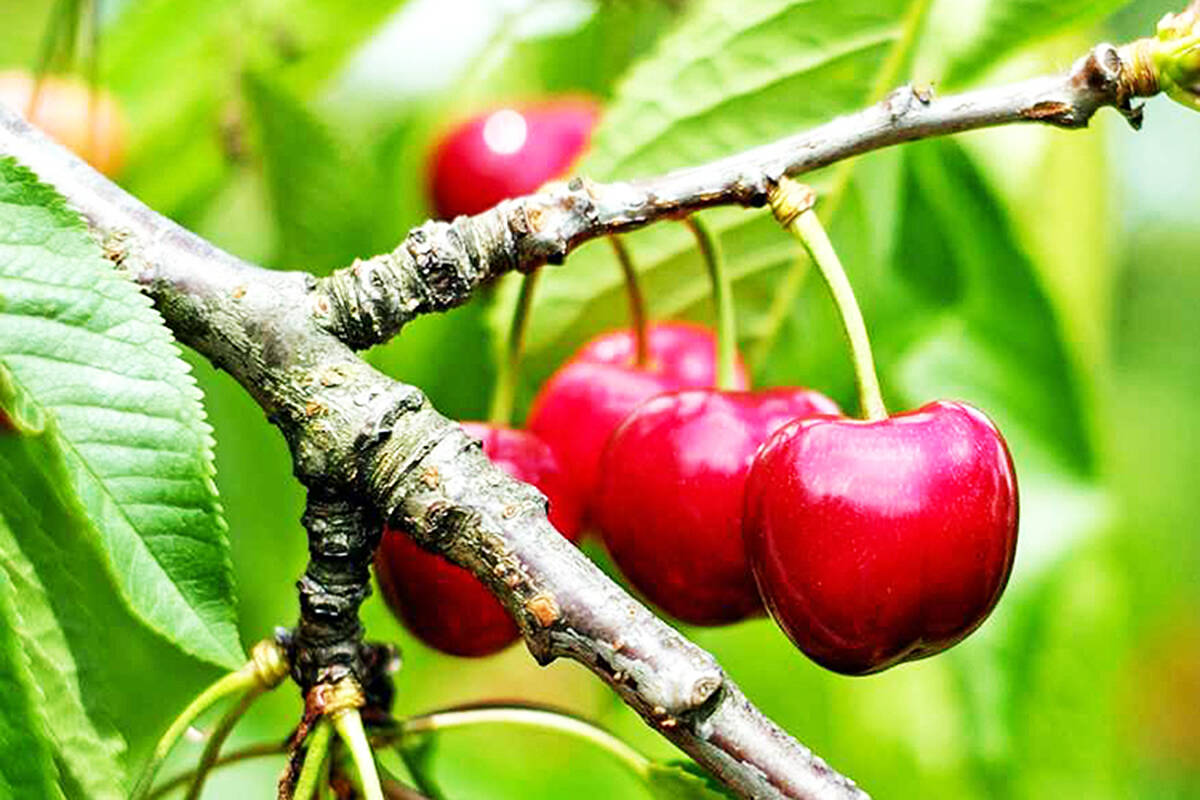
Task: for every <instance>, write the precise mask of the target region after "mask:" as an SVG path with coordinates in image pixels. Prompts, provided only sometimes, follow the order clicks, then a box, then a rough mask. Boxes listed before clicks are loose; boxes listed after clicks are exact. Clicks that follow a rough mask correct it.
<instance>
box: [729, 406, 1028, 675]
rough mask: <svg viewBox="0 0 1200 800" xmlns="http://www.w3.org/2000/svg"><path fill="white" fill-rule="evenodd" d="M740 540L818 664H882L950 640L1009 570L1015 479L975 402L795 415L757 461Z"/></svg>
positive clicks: (972, 624)
mask: <svg viewBox="0 0 1200 800" xmlns="http://www.w3.org/2000/svg"><path fill="white" fill-rule="evenodd" d="M744 534H745V540H746V549H747V553H748V555H749V557H750V563H751V565H752V566H753V568H754V575H755V578H756V579H757V581H758V587H759V589H760V590H761V592H762V597H763V600H764V602H765V603H766V605H767V609H768V610H769V611H770V612H771V616H772V617H774V618H775V621H776V622H778V623H779V626H780V627H781V628H783V630H784V632H785V633H786V634H787V635H788V637H790V638H791V640H792V641H793V642H794V643H795V644H796V646H797V647H799V648H800V649H801V650H802V651H804V653H805V654H806V655H807V656H808V657H809V658H811V659H812V660H814V661H816V662H817V663H818V664H821V665H822V666H824V667H827V668H829V669H832V670H835V671H837V672H842V673H846V674H849V675H861V674H867V673H870V672H878V671H879V670H882V669H886V668H888V667H890V666H892V665H894V664H898V663H900V662H902V661H910V660H914V659H918V658H924V657H925V656H929V655H933V654H934V653H937V652H940V651H942V650H945V649H946V648H948V647H950V646H951V645H953V644H955V643H956V642H958V641H960V640H961V639H963V637H965V636H966V635H967V634H969V633H970V632H971V631H973V630H974V629H975V628H976V627H978V626H979V625H980V623H982V622H983V620H984V619H985V618H986V617H987V615H988V614H989V613H990V612H991V610H992V608H993V607H994V606H995V605H996V602H997V601H998V600H999V599H1000V593H1001V592H1002V591H1003V590H1004V585H1005V583H1006V582H1007V581H1008V575H1009V571H1010V570H1011V569H1012V564H1013V555H1014V552H1015V550H1016V544H1017V484H1016V476H1015V475H1014V473H1013V465H1012V459H1011V457H1010V456H1009V453H1008V448H1007V446H1006V445H1005V443H1004V439H1003V437H1001V435H1000V432H999V431H998V430H997V429H996V427H995V426H994V425H993V424H992V423H991V421H990V420H988V419H987V417H985V416H984V415H983V414H982V413H981V412H980V411H978V410H976V409H974V408H972V407H970V406H968V405H965V404H962V403H948V402H936V403H930V404H929V405H926V406H924V407H922V408H920V409H918V410H916V411H911V412H908V413H904V414H897V415H895V416H892V417H889V418H887V419H883V420H877V421H864V420H852V419H828V418H823V419H822V418H818V419H807V420H797V421H795V422H792V423H790V424H788V425H787V426H786V427H784V428H781V429H780V430H778V431H777V432H776V433H775V434H774V435H773V436H772V437H771V438H770V440H769V441H768V442H767V444H766V445H765V446H764V447H763V449H762V451H761V452H760V453H759V454H758V457H757V458H756V459H755V462H754V466H753V468H752V470H751V472H750V477H749V479H748V481H747V488H746V525H745V529H744Z"/></svg>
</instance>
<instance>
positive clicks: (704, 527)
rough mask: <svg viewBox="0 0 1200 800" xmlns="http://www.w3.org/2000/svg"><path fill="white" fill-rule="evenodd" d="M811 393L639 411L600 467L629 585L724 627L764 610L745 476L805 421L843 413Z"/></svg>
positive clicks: (609, 525) (701, 397)
mask: <svg viewBox="0 0 1200 800" xmlns="http://www.w3.org/2000/svg"><path fill="white" fill-rule="evenodd" d="M838 413H839V409H838V406H837V404H836V403H834V402H833V401H832V400H830V399H829V398H828V397H826V396H825V395H823V394H821V393H819V392H815V391H812V390H809V389H799V388H779V389H766V390H760V391H755V392H747V391H721V390H716V389H703V390H700V389H693V390H689V391H681V392H671V393H667V394H661V395H659V396H657V397H654V398H652V399H650V400H647V401H646V402H644V403H642V404H641V405H640V406H638V407H637V409H636V410H634V412H633V413H632V414H630V415H629V417H628V418H627V419H626V420H625V421H624V422H623V423H622V424H621V426H620V427H619V428H618V429H617V430H616V432H615V433H614V434H613V435H612V438H611V439H610V440H609V443H608V447H607V448H606V449H605V451H604V455H603V459H602V462H601V470H600V475H599V483H598V487H597V495H596V503H595V505H594V508H595V514H596V522H597V526H598V527H599V529H600V532H601V535H602V537H603V539H604V543H605V545H606V546H607V548H608V551H609V553H610V554H611V555H612V557H613V560H614V561H615V562H616V563H617V566H618V567H620V569H621V571H622V573H624V575H625V577H626V578H627V579H628V580H629V582H630V583H631V584H632V585H633V586H634V587H635V588H637V589H638V590H639V591H640V592H641V593H642V594H644V595H645V596H646V597H647V598H648V599H649V600H650V601H651V602H653V603H654V604H655V605H657V606H659V607H660V608H662V609H663V610H664V611H666V612H667V613H668V614H670V615H671V616H673V617H675V618H677V619H680V620H682V621H684V622H688V623H692V624H695V625H724V624H728V623H732V622H737V621H739V620H742V619H745V618H747V617H750V616H753V615H755V614H759V613H761V612H762V603H761V601H760V600H759V596H758V591H757V589H756V588H755V585H754V578H753V576H752V574H751V571H750V565H749V563H748V561H747V559H746V553H745V548H744V547H743V544H742V532H741V530H742V512H743V492H744V487H745V481H746V474H747V472H748V470H749V469H750V464H751V461H752V459H753V458H754V454H755V452H756V451H757V450H758V448H759V446H760V445H762V443H763V442H764V441H765V440H766V439H767V437H768V436H770V434H771V433H772V432H773V431H775V430H776V429H777V428H779V427H781V426H783V425H784V424H786V423H787V422H788V421H790V420H792V419H795V418H797V417H807V416H810V415H813V414H838Z"/></svg>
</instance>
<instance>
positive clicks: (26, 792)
mask: <svg viewBox="0 0 1200 800" xmlns="http://www.w3.org/2000/svg"><path fill="white" fill-rule="evenodd" d="M19 602H20V601H19V600H18V598H17V596H16V591H15V589H14V588H13V585H12V584H11V583H9V581H8V579H7V578H6V577H5V576H4V575H3V574H0V797H14V798H15V797H21V798H29V799H30V800H51V799H54V798H61V797H62V796H63V795H62V792H61V791H60V790H59V789H58V785H57V776H56V773H55V769H54V761H53V759H52V758H51V754H50V744H49V742H48V741H47V740H46V736H45V734H44V733H43V732H42V727H41V720H40V719H39V718H38V712H37V705H38V701H39V700H40V698H39V696H38V690H37V687H36V686H35V685H34V682H33V675H32V673H31V670H30V664H29V659H28V658H27V657H26V655H25V653H24V652H23V651H22V648H21V642H20V640H19V639H18V638H17V635H16V633H15V632H14V630H13V627H14V624H13V620H14V618H15V613H16V607H17V605H18V603H19Z"/></svg>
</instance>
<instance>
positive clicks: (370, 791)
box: [332, 275, 532, 800]
mask: <svg viewBox="0 0 1200 800" xmlns="http://www.w3.org/2000/svg"><path fill="white" fill-rule="evenodd" d="M530 277H532V275H531V276H530ZM332 717H333V727H334V729H335V730H336V731H337V733H338V736H340V737H341V739H342V741H343V742H345V744H346V749H348V750H349V751H350V758H351V759H352V760H353V761H354V768H355V769H356V770H358V780H359V786H360V788H361V789H362V793H363V797H365V798H366V800H385V798H384V796H383V788H382V787H381V786H380V785H379V771H378V770H376V769H375V754H374V753H373V752H371V742H370V741H368V739H367V732H366V730H365V729H364V728H363V722H362V715H361V714H359V713H358V709H357V708H350V709H346V710H344V711H338V712H336V713H335V714H333V715H332Z"/></svg>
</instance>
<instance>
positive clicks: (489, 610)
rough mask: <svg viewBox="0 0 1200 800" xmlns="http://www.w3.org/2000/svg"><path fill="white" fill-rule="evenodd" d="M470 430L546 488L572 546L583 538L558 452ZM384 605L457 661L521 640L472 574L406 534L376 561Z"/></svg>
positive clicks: (395, 537) (524, 437)
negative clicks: (458, 657) (461, 657)
mask: <svg viewBox="0 0 1200 800" xmlns="http://www.w3.org/2000/svg"><path fill="white" fill-rule="evenodd" d="M462 427H463V429H464V430H465V431H466V432H467V433H468V434H469V435H471V436H473V437H475V438H477V439H479V440H481V441H482V443H483V452H484V453H485V454H487V456H488V458H490V459H491V460H492V461H493V462H495V463H496V465H497V466H499V467H501V468H503V469H504V470H505V471H506V472H508V473H509V474H510V475H512V476H513V477H514V478H517V479H518V480H522V481H526V482H527V483H531V484H533V485H534V486H536V487H538V489H540V490H541V491H542V493H543V494H545V495H546V497H547V498H548V499H549V501H550V522H551V523H552V524H553V525H554V527H555V528H557V529H558V531H559V533H561V534H562V535H563V536H565V537H567V538H568V539H570V540H571V541H576V540H577V539H578V538H579V527H580V521H579V514H580V509H579V504H578V502H577V501H576V499H575V495H574V493H573V492H572V490H571V486H570V481H569V480H568V478H567V477H566V474H565V473H564V472H563V471H562V468H561V467H560V466H559V463H558V460H557V459H556V458H555V457H554V453H553V452H551V450H550V448H549V447H547V446H546V444H545V443H544V442H542V441H541V440H540V439H538V438H537V437H536V436H533V435H531V434H529V433H527V432H525V431H519V430H513V429H511V428H501V427H496V426H493V425H486V424H483V423H478V422H465V423H463V424H462ZM375 575H376V577H377V578H378V579H379V587H380V590H381V591H382V593H383V597H384V599H385V600H386V601H387V603H388V605H389V606H390V607H391V609H392V611H393V612H394V613H395V614H396V615H397V616H398V617H400V619H401V620H402V621H403V622H404V624H405V627H407V628H408V629H409V630H410V631H412V633H413V634H414V635H415V636H416V637H417V638H418V639H420V640H421V641H423V642H424V643H425V644H427V645H429V646H431V647H434V648H437V649H438V650H441V651H442V652H444V653H449V654H451V655H456V656H486V655H490V654H492V653H495V652H497V651H499V650H502V649H504V648H505V647H507V646H508V645H510V644H512V643H513V642H515V641H516V640H517V638H518V636H519V635H520V634H519V632H518V631H517V626H516V624H515V623H514V622H513V621H512V619H511V618H510V617H509V616H508V613H507V612H505V610H504V607H503V606H501V605H500V602H499V601H498V600H497V599H496V598H495V597H494V596H493V595H492V593H491V592H489V591H488V590H487V588H486V587H484V585H483V584H482V583H481V582H480V581H479V579H478V578H476V577H475V576H474V575H472V574H471V573H470V572H468V571H467V570H465V569H463V568H462V567H460V566H457V565H455V564H452V563H450V562H449V561H447V560H446V559H444V558H442V557H441V556H440V555H437V554H435V553H431V552H429V551H428V550H424V549H422V548H421V547H420V546H419V545H417V544H416V543H415V542H414V541H413V540H412V539H411V538H410V537H409V536H407V535H406V534H405V533H404V532H403V531H398V530H393V529H391V528H384V531H383V539H382V541H381V542H380V545H379V550H378V552H377V553H376V556H375Z"/></svg>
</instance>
